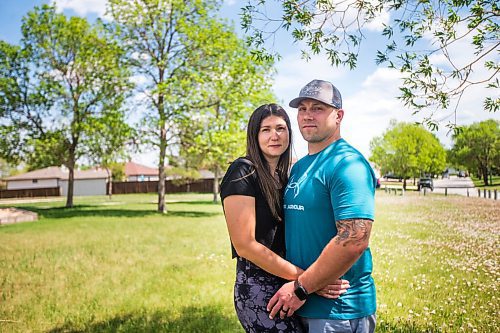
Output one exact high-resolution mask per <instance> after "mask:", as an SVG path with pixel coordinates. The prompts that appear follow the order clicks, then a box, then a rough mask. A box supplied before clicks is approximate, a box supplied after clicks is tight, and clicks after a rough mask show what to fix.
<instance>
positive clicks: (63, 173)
mask: <svg viewBox="0 0 500 333" xmlns="http://www.w3.org/2000/svg"><path fill="white" fill-rule="evenodd" d="M74 176H75V179H101V178H108V173H107V172H106V170H103V169H90V170H75V174H74ZM68 178H69V171H68V170H67V169H63V168H61V167H56V166H52V167H48V168H44V169H38V170H33V171H30V172H27V173H23V174H20V175H15V176H11V177H7V178H5V180H7V181H12V180H32V179H63V180H66V179H68Z"/></svg>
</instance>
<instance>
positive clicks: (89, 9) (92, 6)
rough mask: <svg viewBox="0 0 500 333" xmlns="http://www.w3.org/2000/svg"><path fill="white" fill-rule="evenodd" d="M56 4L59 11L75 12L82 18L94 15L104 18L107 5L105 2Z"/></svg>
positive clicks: (62, 0) (61, 1)
mask: <svg viewBox="0 0 500 333" xmlns="http://www.w3.org/2000/svg"><path fill="white" fill-rule="evenodd" d="M54 2H55V3H56V6H57V9H58V10H59V11H63V10H73V11H74V12H75V13H76V14H78V15H80V16H85V15H88V14H91V13H93V14H97V15H98V16H100V17H103V16H104V13H105V11H106V3H107V1H105V0H55V1H54Z"/></svg>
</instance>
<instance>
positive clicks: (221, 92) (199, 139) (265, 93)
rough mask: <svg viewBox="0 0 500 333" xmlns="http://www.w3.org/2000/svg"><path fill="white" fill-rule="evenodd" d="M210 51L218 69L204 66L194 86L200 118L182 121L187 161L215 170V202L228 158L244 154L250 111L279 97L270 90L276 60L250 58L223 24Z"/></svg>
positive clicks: (207, 57)
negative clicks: (197, 83)
mask: <svg viewBox="0 0 500 333" xmlns="http://www.w3.org/2000/svg"><path fill="white" fill-rule="evenodd" d="M219 29H220V33H219V34H217V39H216V40H213V41H212V42H211V45H212V48H211V49H210V53H208V54H205V56H204V57H203V59H204V60H205V62H207V64H210V66H208V67H211V68H214V69H216V70H215V71H203V72H200V74H201V75H200V77H199V80H198V81H199V82H200V85H199V87H198V88H197V89H196V91H197V93H195V92H193V93H192V95H191V96H193V99H195V97H196V96H197V98H198V100H199V101H198V102H197V103H196V104H195V105H196V106H197V107H199V108H200V109H199V112H198V115H197V117H195V119H196V120H197V121H196V124H193V119H189V120H188V121H189V124H185V126H182V128H183V129H184V130H183V133H182V138H181V140H182V146H181V147H182V148H181V149H180V150H179V152H180V154H181V157H182V158H183V159H184V160H185V161H186V163H187V165H190V166H191V167H196V168H200V167H202V168H207V169H209V170H210V171H212V172H213V174H214V182H213V185H214V186H213V201H214V203H216V202H217V199H218V193H219V187H218V186H219V179H220V176H221V175H222V174H223V172H224V171H225V169H226V168H227V165H228V163H229V162H230V161H232V160H234V159H235V158H236V157H238V156H243V155H244V153H245V146H246V126H247V122H248V118H249V115H250V113H251V112H252V111H253V110H254V109H255V108H256V107H258V106H259V105H261V104H263V103H265V102H267V103H268V102H269V101H272V100H275V98H274V96H273V94H272V92H271V83H272V74H273V70H272V63H269V62H256V61H254V60H253V59H252V55H251V53H250V52H249V51H248V49H247V47H246V46H245V45H244V42H243V41H242V40H240V39H239V38H238V37H237V36H236V34H235V33H234V31H233V30H232V29H230V28H229V27H225V26H223V25H221V26H220V27H219Z"/></svg>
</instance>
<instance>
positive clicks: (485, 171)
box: [481, 166, 490, 186]
mask: <svg viewBox="0 0 500 333" xmlns="http://www.w3.org/2000/svg"><path fill="white" fill-rule="evenodd" d="M481 174H482V175H483V181H484V185H485V186H488V185H490V182H489V179H488V167H487V166H482V167H481Z"/></svg>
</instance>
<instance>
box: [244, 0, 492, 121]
mask: <svg viewBox="0 0 500 333" xmlns="http://www.w3.org/2000/svg"><path fill="white" fill-rule="evenodd" d="M270 2H272V1H266V0H248V1H247V5H246V6H245V7H244V8H243V13H242V27H243V28H244V29H245V30H246V31H247V32H249V33H250V38H249V42H250V43H251V44H252V45H254V46H256V47H257V48H258V50H257V51H256V52H255V55H256V57H257V58H273V57H275V56H276V55H277V54H276V53H275V52H274V53H273V52H267V51H265V50H264V49H263V48H264V46H265V43H266V40H267V39H268V38H270V37H272V36H274V35H275V34H276V32H277V31H279V30H280V29H284V30H287V31H290V30H291V35H292V37H293V39H294V40H295V41H296V42H297V41H303V42H305V45H307V46H306V47H305V49H303V50H302V52H303V55H304V57H305V58H308V57H309V54H310V52H312V53H313V54H318V53H320V52H323V53H324V54H326V56H327V57H328V59H329V60H330V62H331V63H332V65H336V66H348V67H349V68H350V69H353V68H355V67H356V66H357V60H358V56H359V51H360V46H361V43H362V41H363V40H364V39H365V38H366V35H367V34H369V33H370V28H373V25H374V24H375V23H376V22H377V20H381V17H382V18H383V17H388V18H389V15H393V16H394V17H395V18H394V19H392V20H391V21H388V22H387V23H384V24H383V25H382V27H383V29H380V31H381V33H382V35H383V36H385V37H386V38H387V44H386V46H385V48H383V49H380V50H377V53H376V55H374V56H375V60H376V63H377V64H386V65H387V66H388V67H389V68H395V69H398V70H399V71H400V72H401V73H403V77H404V78H403V82H402V85H401V87H400V91H401V94H400V96H399V98H401V99H402V100H403V101H404V103H405V104H406V105H407V106H409V107H411V108H413V109H414V110H415V111H416V112H418V111H420V110H423V109H429V108H430V107H436V108H443V109H447V108H449V107H450V101H451V100H452V99H455V98H456V100H458V101H460V97H461V95H462V94H463V92H464V91H465V90H466V89H467V88H468V87H471V86H473V85H478V86H480V87H484V88H490V90H491V91H492V93H491V96H490V97H487V98H486V99H485V100H484V109H486V110H489V111H495V112H496V111H498V110H499V109H500V98H499V97H498V94H497V93H495V91H497V90H498V88H500V82H499V78H498V73H499V70H500V65H499V63H498V59H497V58H495V57H496V54H497V52H498V48H499V46H500V39H499V30H500V29H499V27H500V25H499V24H498V16H499V13H500V11H499V6H498V2H497V1H494V0H470V1H466V0H457V1H440V0H430V1H407V0H375V1H356V0H347V1H333V0H303V1H297V0H284V1H281V4H280V5H278V6H280V7H281V8H282V12H281V15H279V14H278V15H277V16H278V17H269V16H267V13H268V12H269V10H268V9H267V8H266V5H268V4H269V3H270ZM461 42H466V43H468V45H469V47H468V48H467V49H466V50H464V48H461V49H460V50H459V51H460V52H457V51H456V50H455V47H456V45H457V44H458V43H461ZM469 50H470V54H468V53H466V52H464V51H469ZM464 55H466V56H467V60H466V61H463V59H462V58H463V57H464ZM443 59H444V61H443ZM457 103H458V102H457ZM425 122H426V123H427V124H428V125H429V126H430V127H432V128H434V127H437V126H438V125H437V122H436V121H435V120H433V119H432V118H430V117H429V118H427V119H426V120H425Z"/></svg>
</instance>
